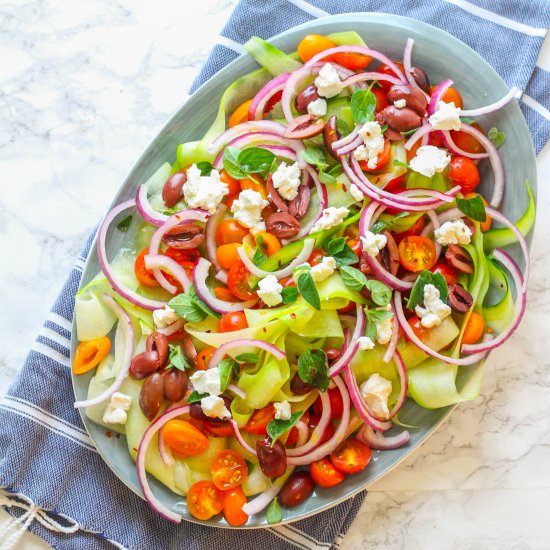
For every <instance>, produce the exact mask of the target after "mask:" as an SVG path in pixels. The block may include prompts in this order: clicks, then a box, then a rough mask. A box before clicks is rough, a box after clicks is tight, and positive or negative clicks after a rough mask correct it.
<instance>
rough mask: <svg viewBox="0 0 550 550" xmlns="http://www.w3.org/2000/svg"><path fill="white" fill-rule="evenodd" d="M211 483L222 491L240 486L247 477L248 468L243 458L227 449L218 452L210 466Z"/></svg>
mask: <svg viewBox="0 0 550 550" xmlns="http://www.w3.org/2000/svg"><path fill="white" fill-rule="evenodd" d="M210 472H211V474H212V483H213V484H214V485H215V486H216V487H217V488H218V489H221V490H222V491H227V490H228V489H233V487H237V486H238V485H241V483H242V482H243V481H244V480H245V479H246V478H247V477H248V466H247V465H246V462H245V461H244V458H243V457H242V456H241V455H240V454H239V453H237V452H235V451H231V450H229V449H227V450H225V451H218V452H217V453H216V456H215V457H214V460H213V461H212V464H210Z"/></svg>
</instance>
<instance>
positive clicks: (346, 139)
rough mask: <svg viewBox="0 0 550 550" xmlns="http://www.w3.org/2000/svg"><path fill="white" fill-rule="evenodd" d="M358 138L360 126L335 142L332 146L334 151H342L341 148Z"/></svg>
mask: <svg viewBox="0 0 550 550" xmlns="http://www.w3.org/2000/svg"><path fill="white" fill-rule="evenodd" d="M357 137H359V126H356V127H355V128H354V129H353V130H352V131H351V132H350V133H349V134H348V135H347V136H345V137H343V138H340V139H339V140H337V141H335V142H334V143H333V144H332V147H333V148H334V150H336V149H340V147H343V146H344V145H348V144H349V143H351V142H352V141H354V140H355V139H356V138H357Z"/></svg>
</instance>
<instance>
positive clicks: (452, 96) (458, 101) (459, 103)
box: [430, 86, 464, 109]
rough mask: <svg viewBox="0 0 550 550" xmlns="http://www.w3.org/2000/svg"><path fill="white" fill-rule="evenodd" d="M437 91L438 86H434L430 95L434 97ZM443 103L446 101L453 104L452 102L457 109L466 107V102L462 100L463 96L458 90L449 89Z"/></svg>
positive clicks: (442, 99)
mask: <svg viewBox="0 0 550 550" xmlns="http://www.w3.org/2000/svg"><path fill="white" fill-rule="evenodd" d="M436 89H437V86H432V87H431V88H430V95H432V94H433V93H434V92H435V90H436ZM441 101H444V102H445V103H451V101H452V102H453V103H454V104H455V107H460V108H461V109H462V108H463V107H464V101H463V100H462V96H461V95H460V93H459V92H458V90H457V89H456V88H449V89H448V90H447V91H446V92H445V93H444V94H443V97H442V98H441Z"/></svg>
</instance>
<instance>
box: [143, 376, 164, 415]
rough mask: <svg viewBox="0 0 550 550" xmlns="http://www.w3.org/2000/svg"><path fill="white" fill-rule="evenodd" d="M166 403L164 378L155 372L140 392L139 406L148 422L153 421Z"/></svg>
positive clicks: (147, 379) (146, 380) (144, 383)
mask: <svg viewBox="0 0 550 550" xmlns="http://www.w3.org/2000/svg"><path fill="white" fill-rule="evenodd" d="M163 401H164V378H163V377H162V375H161V374H160V373H158V372H154V373H153V374H151V376H149V377H148V378H146V379H145V382H143V386H141V391H140V392H139V406H140V408H141V412H142V413H143V414H144V416H145V418H147V420H153V418H155V416H157V413H158V412H159V410H160V407H161V405H162V403H163Z"/></svg>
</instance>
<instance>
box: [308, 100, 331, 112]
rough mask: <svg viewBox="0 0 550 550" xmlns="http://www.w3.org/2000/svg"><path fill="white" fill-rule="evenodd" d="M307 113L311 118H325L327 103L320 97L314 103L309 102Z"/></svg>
mask: <svg viewBox="0 0 550 550" xmlns="http://www.w3.org/2000/svg"><path fill="white" fill-rule="evenodd" d="M307 112H308V114H310V115H313V116H325V115H326V114H327V101H326V99H323V98H322V97H320V98H319V99H316V100H315V101H310V102H309V103H308V105H307Z"/></svg>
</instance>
